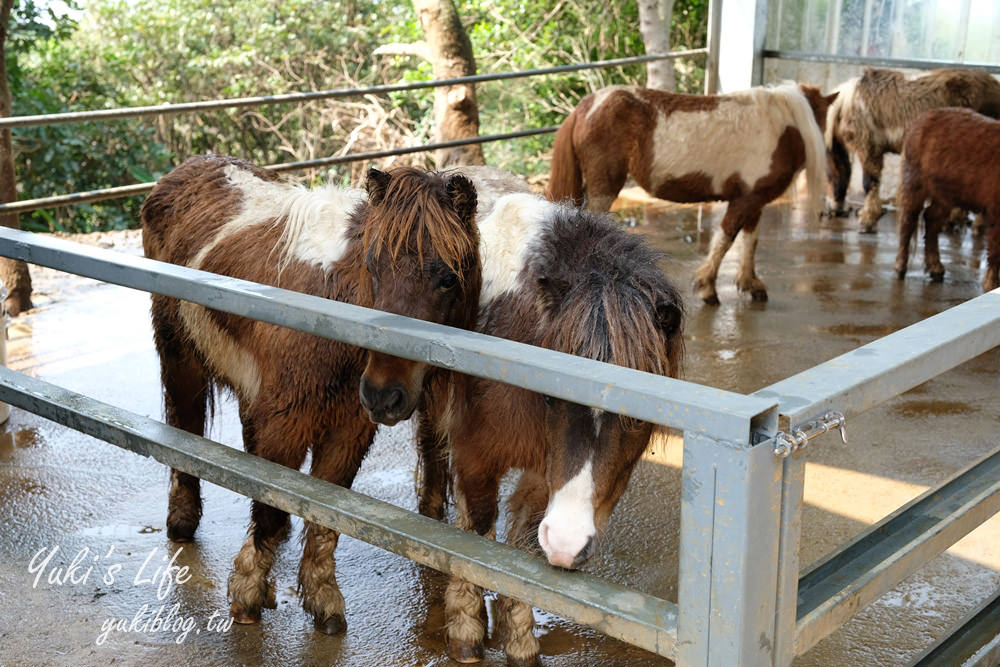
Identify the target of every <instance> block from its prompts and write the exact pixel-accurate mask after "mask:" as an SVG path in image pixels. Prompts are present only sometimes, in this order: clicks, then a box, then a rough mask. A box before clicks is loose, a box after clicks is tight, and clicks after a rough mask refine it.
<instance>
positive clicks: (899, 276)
mask: <svg viewBox="0 0 1000 667" xmlns="http://www.w3.org/2000/svg"><path fill="white" fill-rule="evenodd" d="M904 278H906V269H896V280H902V279H904Z"/></svg>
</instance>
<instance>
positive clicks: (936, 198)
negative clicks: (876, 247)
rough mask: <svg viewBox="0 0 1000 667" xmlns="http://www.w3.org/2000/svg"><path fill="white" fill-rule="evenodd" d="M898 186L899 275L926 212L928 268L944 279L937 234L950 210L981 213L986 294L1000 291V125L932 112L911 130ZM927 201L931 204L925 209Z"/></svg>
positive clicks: (971, 114)
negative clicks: (983, 221)
mask: <svg viewBox="0 0 1000 667" xmlns="http://www.w3.org/2000/svg"><path fill="white" fill-rule="evenodd" d="M902 170H903V174H902V182H901V183H900V186H899V253H898V254H897V255H896V267H895V268H896V275H897V277H899V278H900V279H902V278H903V277H905V276H906V264H907V261H908V260H909V253H910V238H911V237H912V235H913V232H914V230H915V229H916V226H917V220H918V219H919V218H920V212H921V211H923V212H924V263H925V266H926V269H927V272H928V273H929V274H930V276H931V279H932V280H934V281H940V280H942V279H943V278H944V267H943V266H942V265H941V254H940V252H939V249H938V233H939V232H940V230H941V226H942V225H943V224H944V221H945V219H946V218H947V216H948V211H949V210H950V209H951V207H960V208H964V209H968V210H970V211H975V212H977V213H982V214H983V218H984V220H985V223H986V228H987V230H988V231H987V234H988V236H987V239H986V248H987V262H986V263H987V268H986V275H985V276H984V277H983V289H984V290H986V291H990V290H993V289H996V288H997V287H1000V121H996V120H991V119H990V118H987V117H986V116H983V115H981V114H978V113H976V112H975V111H972V110H970V109H957V108H945V109H933V110H931V111H928V112H926V113H924V114H922V115H921V116H920V117H918V118H917V120H915V121H914V122H913V124H912V125H911V126H910V129H909V132H908V133H907V135H906V140H905V142H904V144H903V167H902ZM925 200H930V203H929V205H928V206H927V208H926V209H924V202H925Z"/></svg>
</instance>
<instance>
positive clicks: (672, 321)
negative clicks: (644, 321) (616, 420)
mask: <svg viewBox="0 0 1000 667" xmlns="http://www.w3.org/2000/svg"><path fill="white" fill-rule="evenodd" d="M683 315H684V314H683V313H682V312H681V309H680V306H678V305H677V304H676V303H674V302H673V301H667V300H666V299H663V300H661V301H657V302H656V326H658V327H660V330H661V331H663V335H665V336H666V337H667V338H670V337H671V336H673V335H674V334H676V333H677V332H678V331H680V328H681V319H682V317H683Z"/></svg>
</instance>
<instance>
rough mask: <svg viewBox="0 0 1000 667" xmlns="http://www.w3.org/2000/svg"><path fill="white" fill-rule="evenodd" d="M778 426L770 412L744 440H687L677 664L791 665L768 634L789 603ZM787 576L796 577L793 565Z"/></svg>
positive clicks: (690, 436)
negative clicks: (782, 568) (783, 595)
mask: <svg viewBox="0 0 1000 667" xmlns="http://www.w3.org/2000/svg"><path fill="white" fill-rule="evenodd" d="M776 427H777V409H776V408H772V409H771V410H769V411H768V412H766V413H764V414H763V415H760V416H759V417H757V418H756V419H755V420H754V424H753V429H752V430H749V429H748V431H749V432H748V434H747V441H746V442H725V441H719V440H714V439H712V438H709V437H706V436H704V435H701V434H697V433H685V434H684V469H683V476H682V493H681V543H680V581H679V589H678V626H677V664H678V665H681V666H683V667H689V666H695V665H698V666H700V665H724V666H725V667H742V666H748V665H776V664H781V665H787V664H788V662H790V657H789V658H788V660H787V661H785V660H784V656H783V655H779V653H778V650H779V648H780V650H781V652H782V653H784V652H785V651H787V649H786V648H785V647H784V644H786V643H787V640H785V639H783V638H782V633H780V632H777V631H776V627H775V626H776V622H777V620H778V619H779V617H782V618H783V617H784V616H786V612H787V610H786V609H785V608H786V607H787V606H788V605H789V603H788V602H787V601H785V600H784V599H782V600H781V602H782V604H781V607H780V608H779V590H780V589H782V588H783V587H787V581H786V579H788V576H785V575H786V574H787V573H781V572H779V562H780V558H781V554H782V551H787V550H783V549H782V548H781V543H782V539H781V538H782V529H781V528H782V515H781V501H782V491H783V479H784V461H783V460H782V459H780V458H778V457H777V456H775V454H774V451H773V444H772V442H771V440H770V439H771V438H772V437H773V435H774V433H775V430H776ZM795 541H796V542H797V535H796V540H795ZM795 546H796V547H797V544H796V545H795ZM793 574H794V577H795V578H796V579H797V577H798V569H797V568H796V569H795V571H794V573H793ZM790 604H791V610H792V611H791V614H792V628H791V632H792V633H794V602H792V603H790ZM779 639H782V643H783V646H782V647H778V646H777V645H776V642H777V641H778V640H779ZM779 659H781V660H782V662H779Z"/></svg>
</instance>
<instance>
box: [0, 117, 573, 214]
mask: <svg viewBox="0 0 1000 667" xmlns="http://www.w3.org/2000/svg"><path fill="white" fill-rule="evenodd" d="M558 129H559V126H558V125H553V126H550V127H541V128H536V129H533V130H520V131H518V132H506V133H504V134H487V135H483V136H478V137H469V138H467V139H454V140H452V141H442V142H439V143H436V144H424V145H422V146H406V147H403V148H392V149H388V150H384V151H368V152H367V153H351V154H350V155H338V156H336V157H325V158H317V159H315V160H302V161H300V162H282V163H280V164H270V165H266V168H267V169H271V170H272V171H279V172H285V171H295V170H298V169H315V168H317V167H328V166H331V165H335V164H345V163H348V162H362V161H364V160H375V159H377V158H383V157H389V156H392V155H407V154H409V153H421V152H424V151H434V150H439V149H442V148H454V147H456V146H468V145H469V144H485V143H487V142H490V141H501V140H503V139H519V138H521V137H531V136H535V135H537V134H548V133H551V132H555V131H556V130H558ZM154 185H156V182H155V181H154V182H153V183H136V184H134V185H124V186H120V187H115V188H107V189H104V190H89V191H87V192H74V193H72V194H68V195H57V196H55V197H41V198H38V199H24V200H22V201H17V202H11V203H8V204H0V214H3V213H26V212H28V211H37V210H38V209H42V208H58V207H60V206H71V205H73V204H85V203H89V202H96V201H107V200H109V199H124V198H125V197H132V196H134V195H141V194H145V193H147V192H149V191H150V190H152V189H153V186H154Z"/></svg>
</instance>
